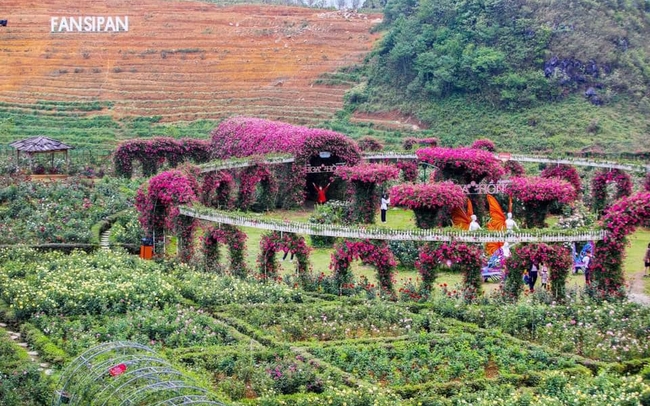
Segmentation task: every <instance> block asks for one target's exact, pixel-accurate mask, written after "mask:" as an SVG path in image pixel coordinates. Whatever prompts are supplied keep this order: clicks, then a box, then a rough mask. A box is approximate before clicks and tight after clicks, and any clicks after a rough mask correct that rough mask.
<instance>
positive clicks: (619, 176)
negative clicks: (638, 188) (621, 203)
mask: <svg viewBox="0 0 650 406" xmlns="http://www.w3.org/2000/svg"><path fill="white" fill-rule="evenodd" d="M612 182H614V183H616V186H617V189H616V194H615V195H614V196H613V200H618V199H620V198H622V197H625V196H629V195H630V194H632V178H631V177H630V175H629V174H628V173H627V172H624V171H622V170H620V169H604V170H601V171H599V172H598V173H597V174H596V176H594V178H593V179H592V180H591V198H592V205H591V206H592V208H593V209H594V211H595V212H596V213H602V211H603V210H604V209H605V208H606V207H607V197H608V196H607V184H608V183H612Z"/></svg>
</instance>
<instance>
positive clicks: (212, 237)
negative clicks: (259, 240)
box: [201, 224, 247, 278]
mask: <svg viewBox="0 0 650 406" xmlns="http://www.w3.org/2000/svg"><path fill="white" fill-rule="evenodd" d="M246 238H247V236H246V233H244V232H243V231H241V230H240V229H238V228H237V227H234V226H231V225H228V224H219V225H218V226H211V227H209V228H208V229H207V230H206V231H205V235H204V236H203V237H202V238H201V240H202V242H203V252H204V259H205V268H206V269H207V270H211V271H219V270H220V269H221V268H220V267H219V260H220V255H219V243H221V244H226V245H227V246H228V250H229V252H230V273H231V274H232V275H235V276H239V277H242V278H243V277H245V276H246V273H247V271H246V264H245V262H244V253H245V252H246Z"/></svg>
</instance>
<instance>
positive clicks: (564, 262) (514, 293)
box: [503, 243, 573, 301]
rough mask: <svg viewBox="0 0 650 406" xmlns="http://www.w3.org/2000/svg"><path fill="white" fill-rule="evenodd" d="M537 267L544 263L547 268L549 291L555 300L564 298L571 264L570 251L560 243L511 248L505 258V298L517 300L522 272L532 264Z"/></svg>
mask: <svg viewBox="0 0 650 406" xmlns="http://www.w3.org/2000/svg"><path fill="white" fill-rule="evenodd" d="M533 263H534V264H536V265H537V266H538V268H539V264H540V263H544V265H546V267H547V268H548V272H549V280H550V281H551V293H552V294H553V297H554V298H555V299H556V300H564V297H565V295H566V293H565V286H566V278H567V275H568V273H569V269H571V268H572V266H573V259H572V257H571V251H570V250H569V249H568V248H567V247H564V246H562V245H549V244H544V243H540V244H524V245H521V246H517V247H515V248H513V249H512V251H511V255H510V257H509V258H508V259H506V270H507V276H506V279H505V283H504V286H503V289H504V294H505V296H506V298H507V299H509V300H512V301H517V299H518V298H519V294H520V292H521V290H522V286H523V280H522V278H523V273H524V271H529V270H530V269H531V268H532V265H533Z"/></svg>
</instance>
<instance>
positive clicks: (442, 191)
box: [390, 182, 466, 228]
mask: <svg viewBox="0 0 650 406" xmlns="http://www.w3.org/2000/svg"><path fill="white" fill-rule="evenodd" d="M390 199H391V203H392V204H393V205H395V206H400V207H406V208H409V209H411V210H413V212H414V213H415V223H416V225H417V226H418V227H419V228H432V227H435V226H436V225H437V224H436V222H437V221H436V219H437V216H438V212H439V210H440V209H441V208H443V207H448V208H450V209H453V208H454V207H462V206H463V205H464V204H465V200H466V198H465V194H464V193H463V189H462V188H461V187H460V186H458V185H456V184H454V183H453V182H441V183H417V184H410V183H406V184H401V185H396V186H393V187H392V188H391V189H390Z"/></svg>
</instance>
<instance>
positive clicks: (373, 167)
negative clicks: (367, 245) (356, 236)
mask: <svg viewBox="0 0 650 406" xmlns="http://www.w3.org/2000/svg"><path fill="white" fill-rule="evenodd" d="M334 174H335V175H336V176H339V177H340V178H341V179H343V180H346V181H348V182H350V183H352V185H353V186H354V207H353V213H354V214H355V215H356V216H357V218H356V219H355V220H356V222H358V223H365V224H372V223H374V222H375V214H376V211H377V209H378V208H379V196H378V193H377V185H381V184H384V183H385V182H387V181H389V180H393V179H397V178H398V177H399V169H397V168H396V167H395V166H392V165H385V164H361V165H356V166H339V167H337V168H336V170H335V171H334Z"/></svg>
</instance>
